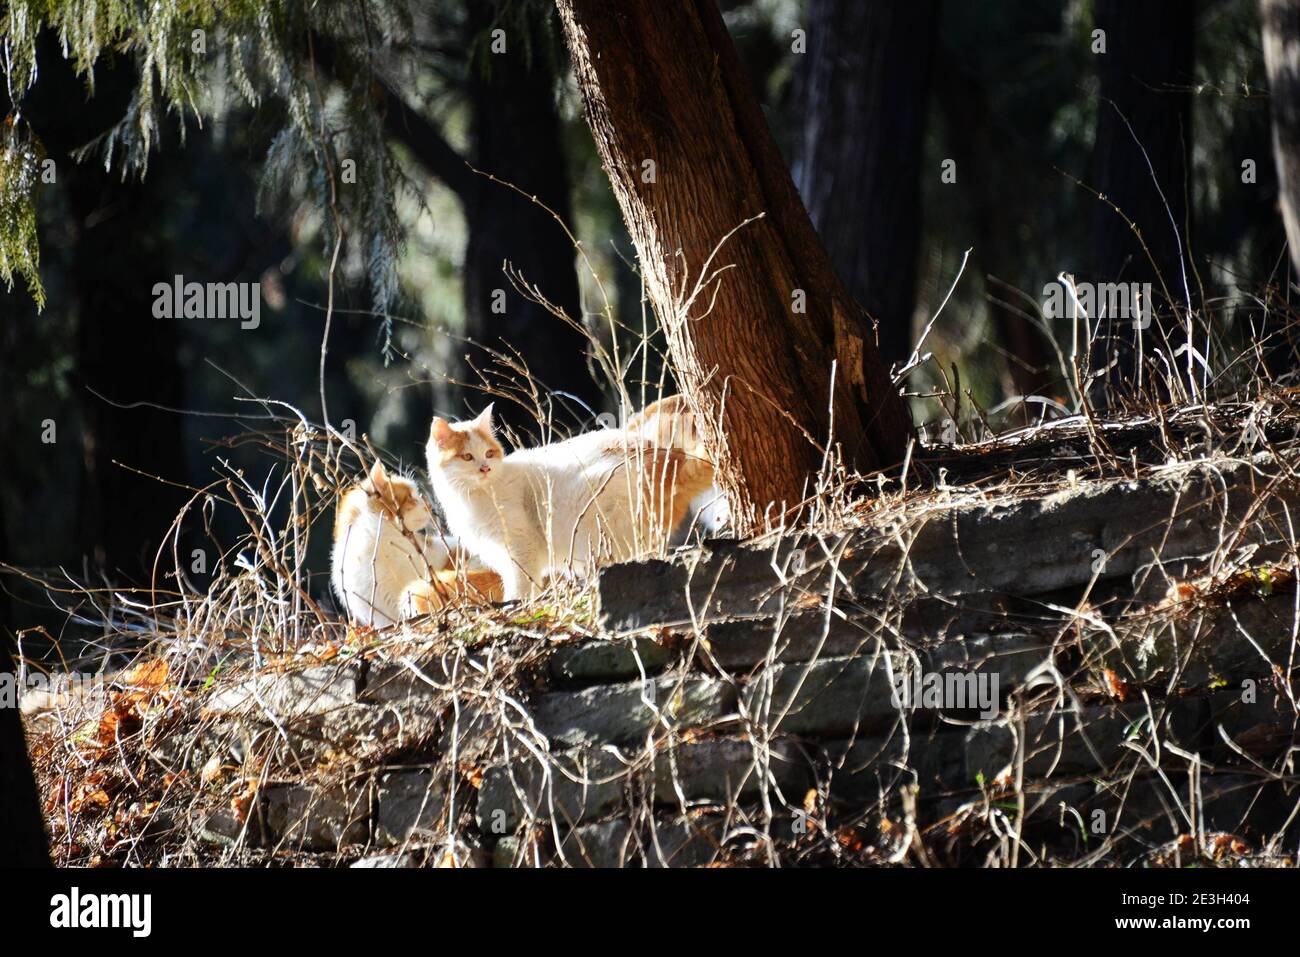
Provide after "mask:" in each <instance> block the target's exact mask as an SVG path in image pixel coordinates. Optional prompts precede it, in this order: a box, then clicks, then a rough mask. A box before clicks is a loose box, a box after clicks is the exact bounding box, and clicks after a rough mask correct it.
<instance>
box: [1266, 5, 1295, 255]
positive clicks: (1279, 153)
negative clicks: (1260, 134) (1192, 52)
mask: <svg viewBox="0 0 1300 957" xmlns="http://www.w3.org/2000/svg"><path fill="white" fill-rule="evenodd" d="M1259 16H1260V26H1261V29H1262V32H1263V37H1264V65H1265V68H1266V69H1267V70H1268V85H1269V90H1270V93H1271V103H1272V107H1273V159H1274V162H1275V163H1276V165H1277V178H1278V201H1279V204H1280V205H1281V207H1282V223H1283V225H1284V226H1285V227H1286V242H1287V247H1288V248H1289V250H1290V253H1291V267H1292V269H1293V270H1294V271H1295V273H1296V275H1300V0H1260V5H1259Z"/></svg>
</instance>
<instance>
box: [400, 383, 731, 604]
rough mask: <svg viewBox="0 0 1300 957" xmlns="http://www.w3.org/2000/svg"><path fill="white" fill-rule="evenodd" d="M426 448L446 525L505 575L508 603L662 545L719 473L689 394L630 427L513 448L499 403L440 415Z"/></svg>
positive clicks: (655, 407) (650, 410)
mask: <svg viewBox="0 0 1300 957" xmlns="http://www.w3.org/2000/svg"><path fill="white" fill-rule="evenodd" d="M425 451H426V453H427V455H428V459H429V477H430V479H431V481H432V483H433V490H434V493H435V494H436V495H437V496H438V501H439V503H440V504H441V505H442V508H443V513H444V514H445V515H446V517H447V525H448V528H449V529H450V530H451V532H452V534H454V535H455V536H456V538H457V540H459V541H460V542H461V544H462V545H463V546H464V547H465V548H466V549H467V550H468V551H470V552H471V553H472V554H474V555H475V556H476V557H478V558H479V559H480V560H481V561H482V562H483V564H484V565H486V566H487V567H488V568H490V569H491V570H492V571H494V572H496V573H497V574H498V575H500V576H501V582H502V587H503V591H504V594H505V598H506V599H507V600H512V599H516V598H526V597H528V596H530V595H533V594H535V593H536V591H537V590H538V589H539V588H540V587H542V585H543V584H544V583H545V581H546V580H547V579H548V578H549V577H553V576H556V575H568V574H577V575H583V574H587V573H589V572H590V570H591V569H592V567H593V566H594V565H595V564H596V563H598V562H606V561H625V560H627V559H630V558H633V557H635V556H637V555H639V554H643V553H646V552H650V551H654V550H657V549H660V548H663V547H664V546H665V544H667V542H668V541H669V540H670V537H671V535H672V533H673V531H674V529H676V528H677V527H678V526H679V525H681V523H682V520H683V519H684V518H685V516H686V515H687V513H688V511H689V509H690V507H691V502H692V500H693V499H697V498H698V497H700V496H701V495H702V494H703V493H706V492H707V491H708V490H709V489H710V488H711V487H712V486H713V478H714V474H713V467H712V465H711V464H710V463H709V461H708V460H707V459H706V458H705V457H704V451H703V446H702V443H701V441H700V439H699V435H698V433H697V431H696V430H695V429H694V428H692V427H691V418H690V415H689V413H688V412H687V410H686V407H685V404H684V403H683V401H682V399H681V397H680V396H672V397H671V398H667V399H662V400H660V401H659V402H655V403H653V404H651V405H648V406H646V408H645V409H643V410H642V411H641V412H639V413H637V414H636V415H635V416H634V417H632V418H631V419H630V420H629V421H628V423H627V424H626V425H625V426H623V427H622V428H616V429H600V430H597V431H594V432H585V433H583V434H581V435H577V436H574V437H573V438H571V439H566V440H564V441H562V442H553V443H551V444H549V445H543V446H540V447H538V448H533V449H520V450H518V451H515V452H512V453H511V454H509V455H506V454H505V453H504V451H503V449H502V447H501V443H500V442H498V441H497V438H496V435H495V429H494V425H493V421H492V406H490V405H489V406H488V407H487V408H486V409H484V410H483V412H482V413H480V414H479V415H478V417H477V418H475V419H472V420H470V421H468V422H456V423H450V422H447V421H446V420H444V419H440V418H435V419H434V420H433V423H432V425H431V426H430V429H429V441H428V444H427V446H426V449H425Z"/></svg>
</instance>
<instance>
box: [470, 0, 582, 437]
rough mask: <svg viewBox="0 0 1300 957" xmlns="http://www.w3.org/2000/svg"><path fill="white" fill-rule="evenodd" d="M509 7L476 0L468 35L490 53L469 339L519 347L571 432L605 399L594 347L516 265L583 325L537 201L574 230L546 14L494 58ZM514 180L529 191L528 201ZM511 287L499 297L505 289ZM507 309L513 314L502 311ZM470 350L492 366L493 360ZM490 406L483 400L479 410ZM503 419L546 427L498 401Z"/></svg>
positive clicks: (482, 102) (476, 154) (549, 220)
mask: <svg viewBox="0 0 1300 957" xmlns="http://www.w3.org/2000/svg"><path fill="white" fill-rule="evenodd" d="M499 6H500V5H499V4H497V3H493V2H489V0H473V2H471V3H470V4H469V6H468V13H469V17H468V24H467V27H468V29H467V33H468V34H469V37H470V38H471V39H472V38H474V37H478V38H479V42H480V50H481V55H479V56H476V57H474V58H473V59H472V60H471V63H470V68H469V74H470V79H469V87H468V95H469V100H470V105H471V109H472V113H473V129H474V136H473V154H472V158H471V162H472V163H473V164H474V166H475V167H476V168H477V169H479V170H481V171H482V172H483V173H487V174H491V175H492V176H494V177H496V178H497V179H498V180H501V181H502V182H493V181H492V180H491V179H488V178H487V177H486V176H473V177H472V178H471V180H470V182H469V184H468V188H467V190H466V192H465V194H464V195H463V196H462V199H463V202H464V209H465V218H466V220H467V221H468V223H469V242H468V244H467V246H466V249H465V272H464V282H465V319H466V327H467V332H468V335H469V336H470V337H471V338H474V339H476V340H479V341H481V342H483V344H484V345H487V346H489V347H492V348H496V349H503V348H511V347H512V348H513V349H515V350H517V351H518V352H519V353H520V355H522V357H523V359H524V361H525V362H526V363H527V365H528V369H529V372H530V373H531V374H532V375H533V377H534V378H535V379H536V380H537V381H538V382H539V383H540V384H542V385H544V386H545V387H546V388H545V389H544V390H542V392H543V397H545V396H547V395H548V392H562V393H566V394H568V395H570V396H573V397H574V398H575V399H576V400H577V401H574V400H573V399H567V398H562V397H557V398H556V399H555V400H554V403H553V407H552V409H551V410H549V411H551V412H553V414H554V415H555V416H556V418H557V420H558V423H557V424H562V425H565V426H569V427H574V426H581V425H589V424H590V420H591V418H593V417H594V415H595V414H597V413H599V412H601V411H603V410H604V401H605V400H604V398H603V397H602V394H601V391H600V389H599V388H598V387H597V385H596V382H595V380H594V379H593V377H592V372H591V367H590V365H589V362H588V355H589V346H590V342H589V340H588V339H587V338H586V336H585V335H584V334H583V333H581V332H579V331H578V330H576V329H574V328H572V327H571V326H569V325H566V324H565V323H564V322H563V321H561V320H560V319H557V318H556V317H555V316H553V315H551V313H550V312H548V311H547V310H546V309H545V308H544V307H542V306H540V305H538V304H537V303H535V302H533V301H531V300H530V299H528V298H527V297H525V296H524V295H522V294H521V293H519V292H518V291H517V290H516V289H515V287H514V286H513V285H512V284H511V282H510V280H509V278H507V276H506V274H505V272H504V266H505V264H506V263H507V262H509V263H510V265H511V266H512V268H513V270H514V271H516V272H518V273H519V274H520V275H521V276H522V277H523V278H524V279H525V280H526V281H527V282H528V283H529V284H530V285H537V286H538V287H539V288H540V290H541V292H542V294H543V295H545V297H546V298H547V299H549V300H550V301H551V302H552V303H554V304H555V305H556V306H559V307H561V308H563V309H564V310H565V312H566V313H567V314H568V315H569V316H570V317H572V318H573V319H576V320H578V321H581V320H582V303H581V299H580V297H579V294H578V274H577V270H576V269H575V266H574V261H575V258H576V256H577V251H576V250H575V249H574V247H573V244H572V243H571V242H570V241H569V239H568V238H567V237H566V236H565V234H564V230H563V229H562V228H561V227H560V224H559V223H557V222H556V221H555V219H554V218H553V217H552V216H551V214H550V213H548V212H547V211H546V210H544V209H542V208H541V207H540V206H538V205H537V203H534V202H532V201H531V199H530V197H536V199H537V200H538V201H540V202H541V203H545V204H546V205H547V206H549V207H550V208H551V209H552V210H554V211H555V213H556V215H558V216H559V217H560V219H561V220H563V221H564V222H565V224H567V225H569V226H570V228H572V226H573V210H572V205H571V202H570V196H569V177H568V171H567V169H566V167H565V158H564V150H563V146H562V144H561V141H560V130H561V125H560V116H559V112H558V110H557V108H556V100H555V97H556V90H557V82H556V75H555V71H554V69H553V68H552V66H551V63H550V58H549V57H548V55H547V50H546V44H547V38H546V36H545V33H544V29H543V26H544V25H543V22H542V21H543V17H544V16H545V15H546V14H547V13H548V12H549V11H547V10H545V9H544V8H540V9H539V8H536V7H532V6H527V7H524V8H522V9H520V10H518V11H517V12H516V16H517V18H518V19H520V20H522V21H523V25H524V29H525V31H526V34H527V35H520V34H519V32H518V31H517V30H511V31H507V37H506V42H507V45H506V49H505V51H504V52H501V53H493V52H490V48H489V44H488V43H487V41H486V40H484V39H483V37H484V35H485V34H487V32H488V31H489V29H490V28H491V27H492V26H493V23H494V22H495V21H494V20H493V17H494V16H495V14H496V12H497V8H498V7H499ZM506 183H508V184H510V185H513V186H515V187H518V189H519V190H522V195H521V194H520V193H519V192H516V191H515V190H514V189H511V188H510V186H507V185H504V184H506ZM498 290H500V292H498ZM502 310H504V311H502ZM471 355H472V356H473V357H474V358H475V359H476V364H477V365H479V366H480V368H481V367H482V366H483V364H484V361H485V360H486V357H485V356H483V355H477V356H474V355H473V351H471ZM479 404H480V405H482V404H483V402H482V401H480V403H479ZM496 411H497V416H498V422H499V423H501V424H505V425H507V426H511V427H513V428H515V429H516V430H524V429H528V430H531V431H535V430H536V424H535V422H534V420H533V416H532V415H530V414H528V413H527V411H525V407H524V406H518V407H515V408H511V405H510V404H503V403H501V402H498V403H497V405H496Z"/></svg>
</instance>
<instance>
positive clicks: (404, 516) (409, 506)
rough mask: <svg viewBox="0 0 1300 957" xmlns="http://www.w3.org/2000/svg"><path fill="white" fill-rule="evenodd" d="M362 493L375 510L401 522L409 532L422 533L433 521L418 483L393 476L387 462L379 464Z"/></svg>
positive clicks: (376, 463) (367, 480) (363, 481)
mask: <svg viewBox="0 0 1300 957" xmlns="http://www.w3.org/2000/svg"><path fill="white" fill-rule="evenodd" d="M361 489H362V490H363V491H364V492H365V493H366V498H367V501H368V504H369V507H370V508H371V510H373V511H382V512H383V514H384V515H385V516H387V517H388V518H389V519H396V520H399V521H400V522H401V525H402V527H403V528H405V529H406V530H407V531H408V532H418V531H420V530H421V529H423V528H426V527H428V525H429V524H430V523H431V522H432V521H433V513H432V512H430V511H429V506H428V505H427V504H425V501H424V496H422V495H421V494H420V490H419V488H417V487H416V485H415V483H414V482H412V481H411V480H410V479H408V478H403V477H402V476H400V475H390V474H389V472H388V469H386V468H384V463H383V462H378V461H376V462H375V464H374V466H373V467H372V468H371V469H370V474H369V475H368V476H367V477H366V478H365V479H363V480H362V482H361Z"/></svg>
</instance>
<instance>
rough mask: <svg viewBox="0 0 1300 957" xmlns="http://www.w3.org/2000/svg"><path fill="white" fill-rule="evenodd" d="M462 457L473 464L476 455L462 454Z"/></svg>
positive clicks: (470, 453)
mask: <svg viewBox="0 0 1300 957" xmlns="http://www.w3.org/2000/svg"><path fill="white" fill-rule="evenodd" d="M460 457H461V458H463V459H464V460H465V461H466V462H473V461H474V455H473V453H472V452H462V453H461V454H460Z"/></svg>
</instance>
